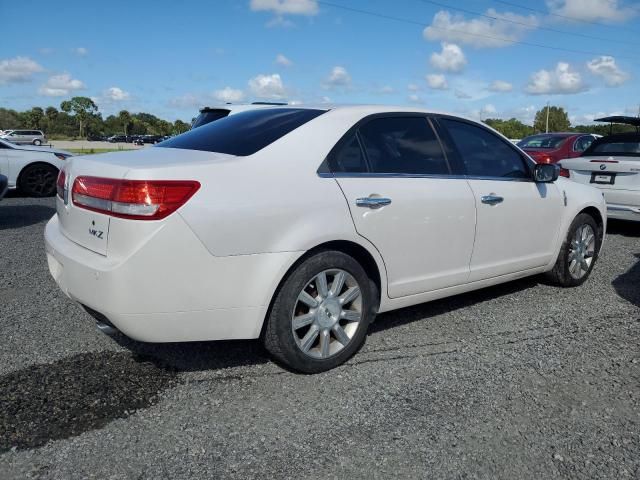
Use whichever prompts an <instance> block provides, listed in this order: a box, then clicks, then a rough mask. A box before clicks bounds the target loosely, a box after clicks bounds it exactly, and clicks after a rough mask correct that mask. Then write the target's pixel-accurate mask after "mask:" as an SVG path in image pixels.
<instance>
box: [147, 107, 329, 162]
mask: <svg viewBox="0 0 640 480" xmlns="http://www.w3.org/2000/svg"><path fill="white" fill-rule="evenodd" d="M324 112H325V110H312V109H301V108H265V109H260V110H249V111H246V112H242V113H238V114H235V115H230V116H228V117H225V118H222V119H220V120H216V121H215V122H211V123H208V124H206V125H203V126H201V127H198V128H195V129H193V130H190V131H188V132H186V133H183V134H182V135H178V136H177V137H174V138H170V139H169V140H165V141H164V142H161V143H159V144H158V145H156V146H157V147H165V148H181V149H185V150H202V151H206V152H218V153H226V154H229V155H237V156H241V157H244V156H247V155H253V154H254V153H256V152H257V151H259V150H262V149H263V148H264V147H266V146H267V145H270V144H271V143H273V142H275V141H276V140H278V139H279V138H281V137H284V136H285V135H287V134H288V133H290V132H291V131H293V130H295V129H296V128H298V127H300V126H301V125H304V124H305V123H307V122H308V121H310V120H313V119H314V118H316V117H317V116H319V115H321V114H323V113H324Z"/></svg>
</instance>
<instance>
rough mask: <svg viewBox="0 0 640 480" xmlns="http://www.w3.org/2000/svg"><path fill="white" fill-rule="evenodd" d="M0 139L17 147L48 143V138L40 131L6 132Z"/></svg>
mask: <svg viewBox="0 0 640 480" xmlns="http://www.w3.org/2000/svg"><path fill="white" fill-rule="evenodd" d="M0 138H1V139H3V140H7V141H8V142H11V143H15V144H16V145H36V146H40V145H42V144H44V143H47V138H46V137H45V135H44V133H42V131H40V130H6V131H5V132H4V134H2V135H0Z"/></svg>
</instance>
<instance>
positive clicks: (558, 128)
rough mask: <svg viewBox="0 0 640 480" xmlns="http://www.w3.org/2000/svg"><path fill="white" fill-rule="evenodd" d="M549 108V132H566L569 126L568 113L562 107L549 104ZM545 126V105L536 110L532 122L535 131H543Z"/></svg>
mask: <svg viewBox="0 0 640 480" xmlns="http://www.w3.org/2000/svg"><path fill="white" fill-rule="evenodd" d="M548 108H549V131H550V132H566V131H567V130H569V128H570V127H571V122H570V121H569V115H568V114H567V112H565V110H564V108H562V107H556V106H555V105H551V106H549V107H548ZM546 126H547V107H546V106H545V107H544V108H542V109H540V110H538V111H537V112H536V117H535V120H534V122H533V128H535V130H536V132H545V131H546Z"/></svg>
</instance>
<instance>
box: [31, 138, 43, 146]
mask: <svg viewBox="0 0 640 480" xmlns="http://www.w3.org/2000/svg"><path fill="white" fill-rule="evenodd" d="M33 144H34V145H35V146H36V147H39V146H40V145H42V140H38V139H35V140H34V141H33Z"/></svg>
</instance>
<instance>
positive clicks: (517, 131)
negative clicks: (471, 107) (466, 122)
mask: <svg viewBox="0 0 640 480" xmlns="http://www.w3.org/2000/svg"><path fill="white" fill-rule="evenodd" d="M484 123H486V124H487V125H489V126H490V127H493V128H495V129H496V130H498V131H499V132H500V133H501V134H503V135H504V136H505V137H507V138H513V139H515V138H524V137H526V136H529V135H531V134H533V133H534V131H533V127H532V126H530V125H525V124H524V123H522V122H521V121H520V120H518V119H517V118H510V119H509V120H502V119H499V118H487V119H486V120H485V121H484Z"/></svg>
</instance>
